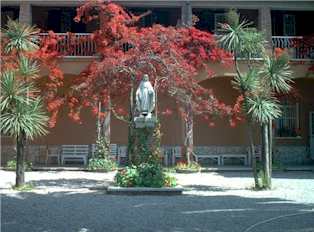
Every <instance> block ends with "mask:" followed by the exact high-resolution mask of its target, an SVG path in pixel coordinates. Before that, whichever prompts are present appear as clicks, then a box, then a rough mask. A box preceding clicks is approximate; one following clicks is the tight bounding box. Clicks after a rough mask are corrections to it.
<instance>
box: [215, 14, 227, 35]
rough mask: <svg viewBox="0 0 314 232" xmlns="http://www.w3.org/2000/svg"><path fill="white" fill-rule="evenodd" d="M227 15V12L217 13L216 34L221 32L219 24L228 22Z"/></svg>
mask: <svg viewBox="0 0 314 232" xmlns="http://www.w3.org/2000/svg"><path fill="white" fill-rule="evenodd" d="M226 22H227V17H226V14H225V13H215V34H219V28H220V26H219V24H220V23H226Z"/></svg>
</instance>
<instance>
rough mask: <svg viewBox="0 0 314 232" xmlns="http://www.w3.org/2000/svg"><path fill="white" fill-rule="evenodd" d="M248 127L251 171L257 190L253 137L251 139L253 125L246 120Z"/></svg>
mask: <svg viewBox="0 0 314 232" xmlns="http://www.w3.org/2000/svg"><path fill="white" fill-rule="evenodd" d="M247 122H248V126H247V133H248V138H249V143H250V149H249V150H250V155H251V159H252V170H253V177H254V184H255V188H259V183H258V174H257V167H256V155H255V148H254V137H253V125H252V123H251V121H250V120H249V119H247Z"/></svg>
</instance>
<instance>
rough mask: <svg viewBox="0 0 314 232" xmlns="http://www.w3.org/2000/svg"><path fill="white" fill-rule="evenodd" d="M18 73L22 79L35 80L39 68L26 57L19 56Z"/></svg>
mask: <svg viewBox="0 0 314 232" xmlns="http://www.w3.org/2000/svg"><path fill="white" fill-rule="evenodd" d="M18 71H19V73H20V75H21V76H23V77H29V78H36V77H38V73H39V66H38V64H37V62H36V61H34V60H31V59H29V58H28V57H26V56H20V57H19V68H18Z"/></svg>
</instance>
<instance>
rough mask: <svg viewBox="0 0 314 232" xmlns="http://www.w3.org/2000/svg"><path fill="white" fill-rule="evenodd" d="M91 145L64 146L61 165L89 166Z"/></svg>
mask: <svg viewBox="0 0 314 232" xmlns="http://www.w3.org/2000/svg"><path fill="white" fill-rule="evenodd" d="M88 153H89V145H62V151H61V164H62V165H64V164H66V163H67V162H75V163H76V162H81V163H83V164H84V165H86V164H87V157H88Z"/></svg>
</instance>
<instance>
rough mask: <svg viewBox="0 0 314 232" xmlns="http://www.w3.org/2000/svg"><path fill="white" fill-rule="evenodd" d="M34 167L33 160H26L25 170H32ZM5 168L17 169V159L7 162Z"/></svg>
mask: <svg viewBox="0 0 314 232" xmlns="http://www.w3.org/2000/svg"><path fill="white" fill-rule="evenodd" d="M32 167H33V164H32V162H30V161H24V168H25V171H31V170H32ZM5 168H6V169H7V170H11V171H15V170H16V160H10V161H8V162H7V164H6V166H5Z"/></svg>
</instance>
